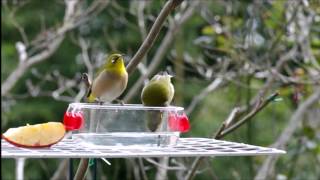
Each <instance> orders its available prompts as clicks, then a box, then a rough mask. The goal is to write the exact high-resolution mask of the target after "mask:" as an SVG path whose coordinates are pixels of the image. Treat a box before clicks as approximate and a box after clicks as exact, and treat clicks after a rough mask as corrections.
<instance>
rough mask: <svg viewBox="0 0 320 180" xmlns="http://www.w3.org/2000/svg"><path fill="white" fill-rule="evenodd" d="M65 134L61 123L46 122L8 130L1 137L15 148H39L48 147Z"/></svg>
mask: <svg viewBox="0 0 320 180" xmlns="http://www.w3.org/2000/svg"><path fill="white" fill-rule="evenodd" d="M65 132H66V130H65V127H64V125H63V124H62V123H60V122H48V123H42V124H35V125H28V124H27V125H26V126H21V127H17V128H10V129H8V130H7V131H6V132H5V133H4V134H2V137H3V139H5V140H6V141H8V142H9V143H11V144H13V145H15V146H19V147H29V148H41V147H50V146H51V145H53V144H55V143H57V142H59V141H60V140H61V139H62V138H63V137H64V134H65Z"/></svg>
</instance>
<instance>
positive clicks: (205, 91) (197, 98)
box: [186, 77, 223, 114]
mask: <svg viewBox="0 0 320 180" xmlns="http://www.w3.org/2000/svg"><path fill="white" fill-rule="evenodd" d="M222 82H223V81H222V77H218V78H216V79H215V80H214V81H212V82H211V83H210V84H209V86H207V87H206V88H205V89H203V91H201V93H200V94H199V95H197V96H195V98H193V99H192V101H191V103H190V105H189V106H188V108H187V110H186V113H187V114H190V113H191V112H192V111H193V109H194V108H195V107H196V106H197V104H198V103H199V102H200V101H201V100H202V99H203V98H204V97H206V96H207V95H208V94H209V93H210V92H212V91H214V90H216V89H217V88H218V87H219V86H220V85H221V84H222Z"/></svg>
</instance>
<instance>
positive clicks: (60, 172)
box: [50, 159, 68, 180]
mask: <svg viewBox="0 0 320 180" xmlns="http://www.w3.org/2000/svg"><path fill="white" fill-rule="evenodd" d="M67 167H68V159H64V160H62V162H61V163H60V165H59V167H58V169H57V171H56V172H55V173H54V174H53V176H52V178H51V179H50V180H60V179H65V178H66V177H67V176H66V172H67Z"/></svg>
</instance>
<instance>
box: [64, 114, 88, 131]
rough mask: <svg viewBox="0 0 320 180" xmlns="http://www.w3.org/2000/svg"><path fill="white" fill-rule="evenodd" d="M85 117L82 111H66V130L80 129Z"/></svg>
mask: <svg viewBox="0 0 320 180" xmlns="http://www.w3.org/2000/svg"><path fill="white" fill-rule="evenodd" d="M83 123H84V118H83V114H82V112H76V113H72V112H65V113H64V117H63V124H64V126H65V127H66V130H71V131H72V130H78V129H80V128H81V127H82V126H83Z"/></svg>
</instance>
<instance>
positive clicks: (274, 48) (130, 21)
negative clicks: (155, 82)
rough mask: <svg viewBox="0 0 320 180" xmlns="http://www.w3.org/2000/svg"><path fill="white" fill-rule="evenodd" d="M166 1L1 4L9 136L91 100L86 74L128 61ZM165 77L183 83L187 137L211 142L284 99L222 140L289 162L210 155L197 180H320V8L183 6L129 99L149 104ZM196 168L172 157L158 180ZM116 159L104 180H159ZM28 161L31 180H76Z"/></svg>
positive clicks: (133, 81)
mask: <svg viewBox="0 0 320 180" xmlns="http://www.w3.org/2000/svg"><path fill="white" fill-rule="evenodd" d="M165 3H166V1H164V0H131V1H128V0H127V1H126V0H122V1H116V0H105V1H100V0H65V1H63V0H54V1H37V0H2V1H1V85H2V87H1V104H2V106H1V119H2V120H1V132H2V133H3V132H5V131H6V130H7V129H8V128H11V127H17V126H23V125H26V124H27V123H29V124H36V123H44V122H48V121H59V122H61V121H62V119H63V114H64V111H65V110H66V108H67V107H68V104H69V103H71V102H79V101H83V100H82V97H83V96H84V94H85V91H86V89H85V85H84V84H83V83H81V81H80V77H81V74H82V73H84V72H86V73H88V74H89V77H91V78H92V77H93V76H94V73H95V72H96V70H97V68H98V67H99V66H100V65H101V64H102V63H103V57H104V56H105V55H108V54H110V53H113V52H120V53H124V54H125V58H126V60H127V62H126V63H128V62H129V60H130V59H131V58H132V57H133V56H134V54H135V53H136V51H137V50H138V48H139V47H140V45H141V44H142V42H143V40H144V39H145V38H146V36H147V34H148V32H149V30H150V28H151V26H152V24H153V23H154V21H155V19H156V17H157V16H158V14H159V12H160V11H161V9H162V7H163V6H164V4H165ZM164 70H166V71H168V72H169V73H170V74H172V75H174V78H173V83H174V85H175V89H176V92H175V98H174V103H173V105H176V106H183V107H184V108H185V110H186V113H187V114H188V116H189V119H190V122H191V130H190V131H189V132H188V133H184V134H182V136H183V137H211V136H212V134H214V133H215V132H216V131H217V130H218V128H219V127H220V125H221V124H222V123H223V121H224V120H225V119H227V117H228V116H229V114H230V112H231V111H232V109H234V108H235V107H239V108H241V109H242V110H243V111H242V113H243V114H246V113H248V112H250V111H251V110H252V108H253V107H254V104H255V103H256V102H258V101H259V99H260V98H267V97H268V96H269V95H270V94H272V93H274V92H279V93H280V99H279V98H278V99H277V100H276V101H274V102H271V103H270V104H269V105H268V106H267V107H266V108H264V109H263V110H262V111H261V112H259V113H258V114H257V115H256V116H255V117H254V118H252V119H251V121H249V122H248V123H246V124H245V125H243V126H242V127H240V128H239V129H237V130H236V131H234V132H232V133H231V134H230V135H228V136H226V137H225V138H224V140H229V141H235V142H242V143H248V144H253V145H258V146H266V147H269V146H273V147H277V148H280V149H285V150H286V151H287V154H286V155H281V156H279V157H276V158H275V157H268V156H256V157H217V158H207V159H205V160H204V161H202V163H201V164H200V166H199V169H198V171H197V172H196V176H195V179H254V178H256V179H263V178H267V179H270V178H271V179H279V180H280V179H281V180H285V179H317V178H319V177H320V143H319V142H320V131H319V130H320V102H319V91H320V89H319V82H320V3H319V1H318V0H242V1H237V0H193V1H191V0H184V1H183V2H182V3H181V4H180V5H179V6H178V7H177V8H176V9H175V10H174V12H173V13H171V14H170V15H169V17H168V18H167V20H166V21H165V23H164V25H163V28H162V29H161V31H160V34H159V36H158V38H157V40H156V41H155V43H154V45H153V46H152V48H151V50H150V51H149V52H148V53H147V55H146V56H145V58H144V59H143V60H142V62H141V63H140V64H139V65H138V67H137V69H136V70H135V71H134V72H133V73H132V74H131V75H130V77H129V82H128V87H127V89H126V91H125V93H124V94H123V95H122V96H121V98H122V99H123V100H124V101H125V102H126V103H138V104H140V103H141V101H140V92H141V89H142V87H143V85H144V83H146V82H147V81H148V79H149V78H150V77H152V76H153V75H154V74H156V73H157V72H159V71H164ZM141 160H142V161H141ZM154 160H155V161H157V159H154ZM193 160H194V158H171V161H170V163H169V165H168V166H169V168H168V169H169V170H168V171H167V177H161V178H163V179H165V178H167V179H183V177H185V175H186V173H187V171H188V169H189V168H190V166H191V164H192V162H193ZM78 162H79V160H78V159H77V160H74V171H75V170H76V166H77V163H78ZM110 162H111V164H112V165H111V166H109V165H107V164H106V163H104V162H103V161H101V160H98V171H99V175H98V177H100V178H99V179H142V177H144V179H145V178H146V177H147V178H148V179H155V178H156V174H157V169H158V168H157V165H154V164H153V163H150V162H149V161H147V160H146V159H139V160H138V159H111V160H110ZM139 162H140V163H141V162H142V163H143V164H144V172H145V176H143V174H141V172H142V171H139V168H140V167H141V166H137V164H138V163H139ZM24 163H25V164H24V170H25V171H24V177H25V179H66V178H67V174H68V172H67V168H66V167H67V163H68V161H66V160H63V159H26V160H25V161H24ZM140 165H141V164H140ZM171 166H174V167H177V166H178V167H180V168H178V170H173V169H170V167H171ZM137 168H138V169H137ZM15 169H16V161H15V160H14V159H1V171H2V173H1V174H2V175H1V179H15V177H16V175H15ZM90 173H91V172H89V176H88V179H90V178H91V176H90ZM161 178H160V179H161ZM156 179H159V177H157V178H156Z"/></svg>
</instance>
